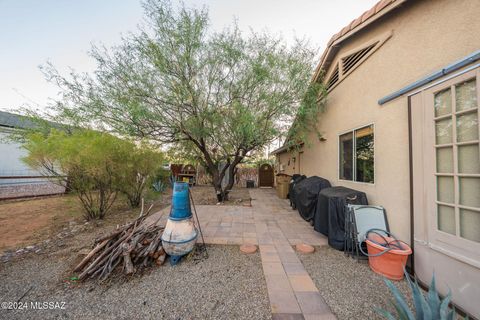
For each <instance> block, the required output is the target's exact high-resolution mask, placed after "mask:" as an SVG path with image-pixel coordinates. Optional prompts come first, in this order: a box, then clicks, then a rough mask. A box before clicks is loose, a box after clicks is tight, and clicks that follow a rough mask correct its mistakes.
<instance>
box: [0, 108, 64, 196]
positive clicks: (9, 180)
mask: <svg viewBox="0 0 480 320" xmlns="http://www.w3.org/2000/svg"><path fill="white" fill-rule="evenodd" d="M34 126H35V123H34V122H33V121H32V120H29V119H28V118H27V117H24V116H20V115H17V114H13V113H9V112H4V111H0V200H2V199H12V198H23V197H32V196H42V195H51V194H60V193H64V192H65V187H63V186H60V185H57V184H53V183H52V182H50V181H49V180H48V179H47V178H45V177H44V175H43V174H42V173H41V172H40V171H38V170H34V169H32V168H30V167H29V166H27V165H26V164H25V163H24V162H23V161H22V158H23V157H25V156H26V155H27V151H26V150H25V149H23V148H22V147H21V144H20V143H18V142H14V141H11V140H10V139H8V136H9V135H10V134H11V133H12V132H13V131H15V130H25V129H31V128H33V127H34Z"/></svg>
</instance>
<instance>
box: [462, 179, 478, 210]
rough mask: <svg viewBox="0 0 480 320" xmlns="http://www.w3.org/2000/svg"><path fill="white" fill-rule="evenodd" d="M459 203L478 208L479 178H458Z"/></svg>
mask: <svg viewBox="0 0 480 320" xmlns="http://www.w3.org/2000/svg"><path fill="white" fill-rule="evenodd" d="M459 185H460V204H462V205H464V206H468V207H476V208H480V178H465V177H460V178H459Z"/></svg>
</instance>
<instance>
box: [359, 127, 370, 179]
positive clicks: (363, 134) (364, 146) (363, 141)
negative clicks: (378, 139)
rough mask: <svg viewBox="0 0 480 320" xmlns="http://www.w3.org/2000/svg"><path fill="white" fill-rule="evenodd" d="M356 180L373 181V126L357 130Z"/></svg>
mask: <svg viewBox="0 0 480 320" xmlns="http://www.w3.org/2000/svg"><path fill="white" fill-rule="evenodd" d="M355 138H356V140H355V141H356V142H355V146H356V149H357V150H356V161H357V166H356V170H357V175H356V181H360V182H369V183H373V177H374V171H373V167H374V166H373V157H374V154H373V147H374V146H373V142H374V139H373V126H368V127H365V128H362V129H359V130H356V131H355Z"/></svg>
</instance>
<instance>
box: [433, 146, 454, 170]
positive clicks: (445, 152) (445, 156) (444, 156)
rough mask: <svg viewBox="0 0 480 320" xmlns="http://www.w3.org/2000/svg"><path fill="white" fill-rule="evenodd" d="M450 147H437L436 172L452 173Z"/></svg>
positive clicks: (451, 152)
mask: <svg viewBox="0 0 480 320" xmlns="http://www.w3.org/2000/svg"><path fill="white" fill-rule="evenodd" d="M452 150H453V149H452V147H447V148H437V172H438V173H453V151H452Z"/></svg>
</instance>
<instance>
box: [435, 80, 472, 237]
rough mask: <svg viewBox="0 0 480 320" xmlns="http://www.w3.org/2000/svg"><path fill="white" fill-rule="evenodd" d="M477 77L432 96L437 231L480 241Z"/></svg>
mask: <svg viewBox="0 0 480 320" xmlns="http://www.w3.org/2000/svg"><path fill="white" fill-rule="evenodd" d="M477 88H478V84H477V77H476V76H475V75H473V77H470V78H466V79H462V80H461V81H458V82H455V83H452V84H448V86H446V87H444V88H441V90H439V91H435V92H434V93H433V107H434V114H433V117H434V118H433V121H434V128H435V129H434V131H435V132H434V133H435V142H434V143H435V146H434V148H435V158H436V161H435V164H436V166H435V176H436V190H437V192H436V193H437V194H436V209H437V210H436V211H437V219H436V220H437V230H438V231H441V232H443V233H446V234H449V235H453V236H455V237H457V238H461V239H467V240H470V241H473V242H477V243H478V242H480V157H479V154H480V151H479V150H480V149H479V145H480V142H479V141H480V140H479V136H480V133H479V131H480V128H479V113H478V99H477V95H478V92H477Z"/></svg>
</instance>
